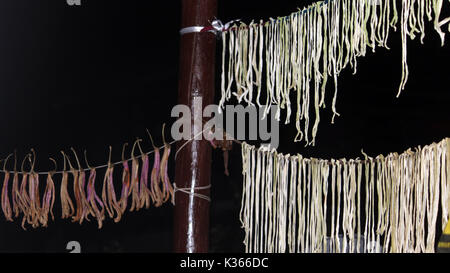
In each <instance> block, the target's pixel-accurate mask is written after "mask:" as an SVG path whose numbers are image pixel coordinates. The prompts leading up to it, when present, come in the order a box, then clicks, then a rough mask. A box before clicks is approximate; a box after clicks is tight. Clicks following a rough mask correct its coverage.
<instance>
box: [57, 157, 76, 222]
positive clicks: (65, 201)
mask: <svg viewBox="0 0 450 273" xmlns="http://www.w3.org/2000/svg"><path fill="white" fill-rule="evenodd" d="M61 153H62V154H63V158H64V171H63V173H62V179H61V189H60V195H61V196H60V198H61V208H62V216H61V218H62V219H66V218H69V217H71V216H72V215H73V214H74V212H75V209H74V206H73V203H72V200H71V199H70V195H69V192H68V190H67V183H68V181H69V173H68V172H67V170H66V156H65V154H64V152H61Z"/></svg>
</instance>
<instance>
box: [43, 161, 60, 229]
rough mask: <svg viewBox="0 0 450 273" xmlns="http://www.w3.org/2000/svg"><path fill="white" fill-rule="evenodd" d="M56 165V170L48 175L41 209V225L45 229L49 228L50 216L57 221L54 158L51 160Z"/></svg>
mask: <svg viewBox="0 0 450 273" xmlns="http://www.w3.org/2000/svg"><path fill="white" fill-rule="evenodd" d="M50 160H52V161H53V163H54V164H55V170H54V171H51V172H49V173H48V174H47V185H46V187H45V191H44V197H43V199H42V209H41V218H40V221H41V224H42V226H44V227H47V223H48V214H49V213H50V215H51V216H52V220H53V221H54V220H55V217H54V215H53V205H54V203H55V182H54V181H53V174H54V173H55V171H56V168H57V167H56V161H55V160H54V159H53V158H50Z"/></svg>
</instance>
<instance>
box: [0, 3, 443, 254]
mask: <svg viewBox="0 0 450 273" xmlns="http://www.w3.org/2000/svg"><path fill="white" fill-rule="evenodd" d="M311 2H312V1H301V0H299V1H270V2H263V1H236V0H226V1H225V0H222V1H219V10H218V18H220V19H221V20H222V21H224V22H226V21H229V20H232V19H236V18H241V19H242V20H243V21H244V22H247V23H248V22H250V21H251V20H252V19H255V20H259V19H265V20H267V19H268V18H269V17H276V16H282V15H288V14H289V13H291V12H293V11H295V10H296V9H297V7H304V6H306V5H307V4H309V3H311ZM444 6H445V9H444V11H443V15H442V18H444V17H445V15H447V16H448V14H449V12H448V3H447V2H445V3H444ZM180 10H181V4H180V1H139V0H127V1H119V0H101V1H100V0H95V1H94V0H82V5H81V6H79V7H77V6H68V5H67V4H66V1H65V0H57V1H55V0H38V1H36V0H0V111H1V112H0V124H1V126H2V130H1V134H0V143H2V145H0V157H2V158H3V157H6V155H8V154H9V153H11V152H12V151H13V150H14V149H17V151H18V154H19V155H20V157H23V156H24V155H25V154H26V153H28V152H29V150H30V148H32V147H33V148H35V149H36V150H37V152H38V160H37V165H36V169H38V170H48V169H49V168H52V166H51V165H50V164H49V163H50V162H49V160H48V156H52V157H55V158H57V159H59V160H58V162H59V164H62V163H61V162H62V161H61V156H60V153H59V151H60V150H62V149H63V150H65V151H69V149H70V147H74V148H75V149H76V150H78V151H82V150H83V149H87V150H88V152H89V159H90V163H91V165H100V164H104V163H105V162H106V161H107V151H108V146H109V145H112V146H113V149H114V150H113V151H114V154H113V160H114V161H115V160H119V159H120V153H121V147H122V144H123V143H124V142H133V141H134V139H135V138H136V137H142V138H144V139H145V142H144V147H145V149H146V150H149V149H150V147H151V146H150V143H149V142H148V139H147V138H146V134H145V128H148V129H149V130H150V131H151V132H152V133H153V135H154V137H155V139H157V140H158V143H159V144H162V140H161V134H160V131H161V126H162V124H163V123H164V122H166V123H170V122H173V120H172V119H171V118H170V111H171V109H172V107H173V106H174V105H176V104H177V90H178V86H177V83H178V57H179V47H178V44H179V34H178V31H179V26H180V17H181V15H180ZM426 26H427V28H426V38H425V44H424V45H422V44H420V41H419V39H418V38H416V39H415V40H414V41H409V43H408V64H409V69H410V76H409V80H408V83H407V85H406V89H405V90H404V91H403V93H402V95H401V97H400V98H398V99H397V98H395V96H396V94H397V90H398V85H399V83H400V78H401V43H400V35H399V32H393V31H392V30H391V35H390V39H389V46H390V48H391V50H386V49H382V48H377V51H376V53H372V52H371V51H370V50H369V51H368V54H367V56H366V57H362V58H359V62H358V72H357V74H356V75H352V70H351V69H350V68H347V69H346V70H345V71H344V72H343V73H342V74H341V76H340V78H339V94H338V100H337V109H338V112H339V113H340V114H341V117H339V118H337V119H336V122H335V124H334V125H332V124H330V120H331V115H332V112H331V109H330V107H329V106H330V105H331V98H332V92H333V89H334V87H333V83H332V82H330V84H329V85H328V87H327V94H328V100H327V106H328V107H327V109H325V110H324V111H322V112H321V114H322V122H321V124H320V126H319V132H318V137H317V139H316V146H315V147H304V143H294V142H293V141H292V140H293V138H294V137H295V133H296V130H295V125H294V124H293V123H291V124H289V125H287V126H281V128H280V138H281V143H280V146H279V149H278V150H279V151H280V152H284V153H291V154H293V153H297V152H298V153H301V154H303V155H304V156H315V157H322V158H331V157H333V158H341V157H353V158H355V157H359V156H361V152H360V151H361V148H363V149H364V151H365V152H366V153H368V154H369V155H373V156H375V155H377V154H386V153H388V152H402V151H403V150H405V149H407V148H409V147H414V146H418V145H425V144H430V143H431V142H433V141H436V142H437V141H439V140H441V139H442V138H444V137H446V136H447V137H448V136H450V126H449V122H450V115H449V114H450V109H449V107H448V105H449V103H450V95H449V92H448V91H449V90H448V83H449V80H448V78H449V69H448V62H449V60H450V58H449V56H450V51H449V46H448V39H447V44H446V45H445V46H444V47H441V46H440V39H439V36H438V35H437V33H436V32H435V31H434V30H433V24H432V23H431V22H427V23H426ZM444 29H447V26H445V28H444ZM446 37H447V38H449V37H450V35H449V34H448V33H447V34H446ZM217 53H218V56H220V43H218V48H217ZM216 67H217V72H218V71H219V70H218V69H219V68H220V58H217V60H216ZM218 75H219V74H218V73H216V83H217V86H220V85H219V84H220V81H219V78H218V77H217V76H218ZM330 81H331V80H330ZM218 90H219V89H217V92H216V94H217V95H219V93H220V92H219V91H218ZM217 101H218V98H216V102H217ZM230 160H231V163H230V164H231V165H230V172H231V176H230V177H225V176H224V175H223V161H222V154H221V153H220V152H219V151H214V155H213V163H212V166H213V175H212V183H213V188H212V199H213V202H212V204H211V224H210V226H211V228H210V234H209V235H210V250H211V251H212V252H242V251H243V244H242V241H243V231H242V230H241V229H240V223H239V217H238V216H239V208H240V199H239V198H240V190H241V175H240V173H241V158H240V149H239V147H236V146H235V147H234V150H233V151H232V153H231V159H230ZM173 162H174V161H173V160H172V161H171V164H170V171H171V177H173V170H174V166H173V165H174V163H173ZM59 167H60V168H61V166H59ZM8 168H9V169H11V168H12V166H9V167H8ZM58 196H59V194H58ZM172 210H173V209H172V207H171V205H169V204H167V205H166V206H165V207H164V208H157V209H156V208H151V209H149V210H142V211H139V212H132V213H127V214H126V215H125V217H124V218H123V219H122V220H121V222H120V223H117V224H115V223H113V222H112V221H111V220H107V221H106V223H105V224H104V227H103V229H101V230H98V229H97V226H96V223H95V222H92V221H91V222H90V223H85V224H83V225H81V226H79V225H78V224H73V223H70V221H67V220H61V219H59V216H60V210H59V207H57V208H55V212H56V214H57V216H58V217H57V219H56V221H55V222H51V223H49V227H48V228H45V229H43V228H39V229H36V230H33V229H32V228H31V227H30V228H29V230H28V231H23V230H22V229H21V227H20V223H19V221H17V222H14V223H9V222H6V221H5V220H4V217H3V216H1V220H0V251H1V252H67V250H66V249H65V246H66V244H67V242H69V241H74V240H75V241H79V242H80V243H81V247H82V251H83V252H170V251H171V250H172V223H173V219H172Z"/></svg>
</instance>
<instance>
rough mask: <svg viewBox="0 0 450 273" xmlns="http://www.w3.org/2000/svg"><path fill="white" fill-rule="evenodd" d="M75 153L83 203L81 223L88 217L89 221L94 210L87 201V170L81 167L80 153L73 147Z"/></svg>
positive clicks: (79, 190) (81, 202)
mask: <svg viewBox="0 0 450 273" xmlns="http://www.w3.org/2000/svg"><path fill="white" fill-rule="evenodd" d="M71 150H72V152H73V154H74V155H75V160H76V161H77V165H78V173H79V175H78V183H77V184H78V185H77V186H78V192H79V195H80V204H81V208H80V211H81V215H80V219H79V223H80V225H81V224H82V223H83V221H84V220H85V219H86V221H89V214H92V215H94V212H93V210H92V209H91V207H90V206H89V202H88V201H87V198H86V190H85V184H86V172H85V171H84V169H83V168H82V167H81V164H80V161H79V160H78V155H77V153H76V152H75V149H74V148H71Z"/></svg>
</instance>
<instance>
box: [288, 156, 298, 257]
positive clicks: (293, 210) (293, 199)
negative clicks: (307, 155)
mask: <svg viewBox="0 0 450 273" xmlns="http://www.w3.org/2000/svg"><path fill="white" fill-rule="evenodd" d="M290 163H291V173H290V175H291V176H290V179H289V212H288V213H289V225H288V246H289V252H290V253H295V246H296V244H295V227H296V226H297V221H296V217H297V200H298V199H297V190H298V188H297V166H298V158H297V156H293V157H292V158H291V159H290Z"/></svg>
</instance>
